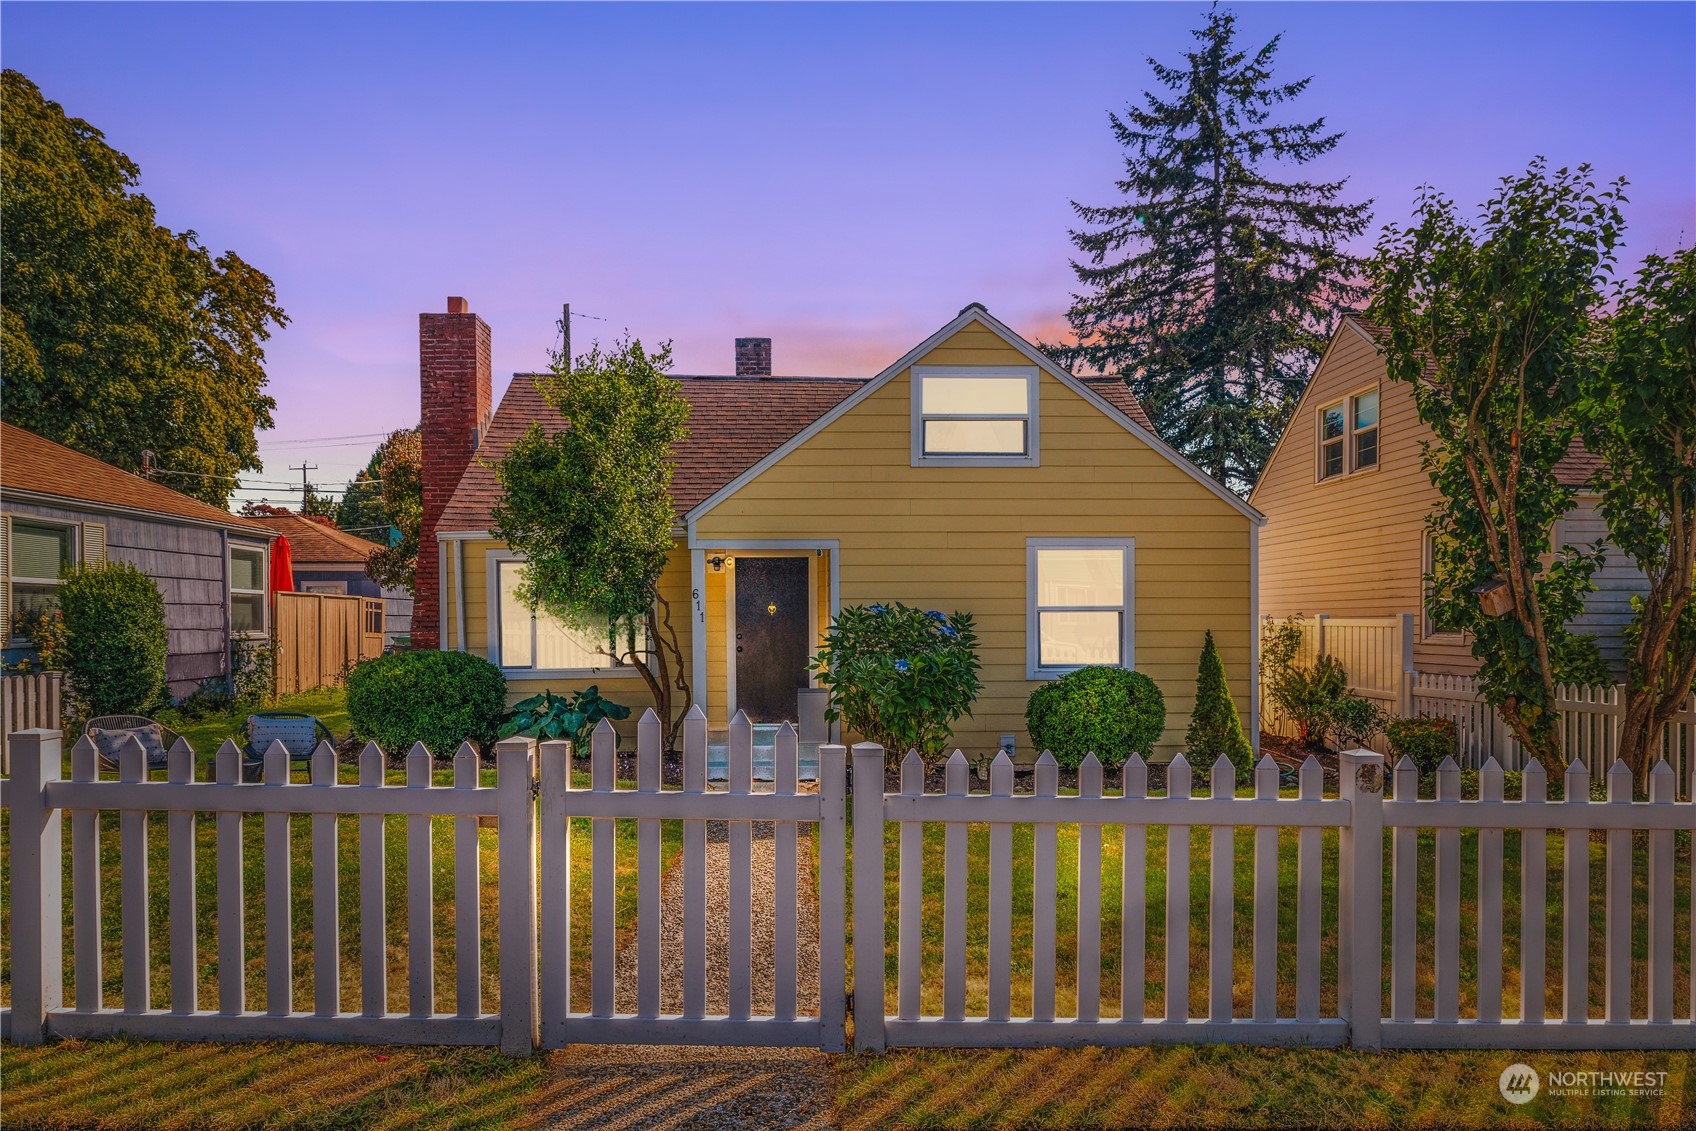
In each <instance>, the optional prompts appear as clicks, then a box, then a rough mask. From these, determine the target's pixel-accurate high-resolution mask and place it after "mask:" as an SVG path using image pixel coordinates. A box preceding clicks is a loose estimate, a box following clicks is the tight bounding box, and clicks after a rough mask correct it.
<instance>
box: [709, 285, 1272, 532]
mask: <svg viewBox="0 0 1696 1131" xmlns="http://www.w3.org/2000/svg"><path fill="white" fill-rule="evenodd" d="M973 322H977V323H979V324H981V325H982V326H983V327H984V328H985V329H986V330H988V331H990V332H991V333H993V334H995V335H996V336H997V337H999V338H1000V339H1001V340H1002V341H1004V342H1006V343H1007V344H1008V345H1010V346H1012V347H1013V348H1014V349H1016V350H1018V351H1019V352H1020V353H1022V354H1024V355H1025V357H1026V359H1028V360H1029V361H1030V362H1031V363H1032V364H1033V365H1035V366H1036V367H1037V368H1038V369H1039V370H1041V371H1042V372H1044V373H1046V374H1048V375H1049V376H1050V377H1053V378H1054V379H1055V380H1056V381H1059V382H1060V383H1061V384H1062V385H1065V386H1066V387H1067V388H1068V389H1070V390H1072V391H1073V392H1074V393H1076V394H1078V396H1080V397H1082V398H1083V399H1084V400H1086V401H1088V402H1089V403H1090V404H1092V405H1094V406H1095V407H1096V408H1097V409H1098V410H1100V411H1101V412H1102V413H1103V414H1105V415H1106V416H1107V417H1108V418H1109V419H1111V420H1113V421H1114V422H1115V423H1117V424H1118V425H1119V426H1120V427H1122V428H1124V429H1125V431H1127V432H1129V433H1130V434H1131V435H1133V436H1135V437H1137V439H1139V440H1141V441H1142V442H1143V443H1145V444H1147V445H1148V446H1149V447H1151V448H1153V449H1154V450H1155V451H1156V452H1158V453H1160V454H1161V455H1162V456H1165V457H1166V459H1168V460H1169V461H1171V463H1172V464H1173V465H1174V466H1175V467H1177V468H1178V469H1179V470H1181V471H1183V472H1184V473H1185V474H1186V475H1188V476H1190V478H1192V479H1194V480H1195V481H1196V482H1197V483H1199V484H1201V485H1202V486H1203V487H1205V488H1207V490H1209V491H1210V492H1212V493H1213V494H1214V495H1216V496H1218V497H1219V498H1220V499H1221V500H1223V501H1224V502H1226V503H1228V504H1230V506H1231V508H1232V509H1233V510H1236V511H1238V512H1239V513H1241V514H1242V515H1243V516H1244V517H1246V518H1248V519H1251V520H1252V521H1254V522H1256V523H1258V524H1261V525H1264V524H1265V522H1266V518H1265V516H1263V515H1262V514H1261V513H1260V512H1259V511H1257V510H1255V509H1254V508H1253V507H1251V506H1249V505H1248V504H1247V503H1245V502H1243V500H1242V499H1240V498H1238V497H1237V496H1236V495H1234V494H1233V493H1231V492H1230V491H1229V490H1227V489H1226V488H1225V487H1223V486H1222V485H1221V484H1220V483H1219V482H1218V481H1217V480H1216V479H1214V478H1213V477H1212V476H1210V475H1208V474H1207V473H1206V472H1204V471H1202V470H1201V469H1200V468H1199V467H1197V466H1196V465H1195V464H1193V463H1191V462H1190V461H1189V460H1188V459H1187V458H1185V457H1184V456H1183V455H1182V454H1180V453H1179V452H1178V450H1177V449H1176V448H1173V447H1172V446H1171V445H1169V444H1167V443H1166V442H1165V441H1164V440H1162V439H1160V437H1158V436H1156V435H1155V434H1154V430H1153V428H1152V427H1150V425H1149V422H1148V416H1147V414H1146V413H1144V412H1143V410H1142V406H1141V405H1139V404H1137V403H1136V398H1135V397H1134V396H1132V395H1131V391H1130V389H1129V388H1128V387H1127V386H1126V385H1125V383H1124V382H1123V381H1121V380H1119V379H1118V378H1113V377H1106V378H1103V377H1090V378H1080V377H1075V376H1073V375H1072V374H1070V373H1068V372H1066V371H1065V370H1063V369H1061V368H1060V367H1059V366H1058V365H1056V364H1054V362H1053V361H1052V360H1051V359H1050V358H1049V357H1048V355H1047V354H1045V353H1043V352H1042V351H1041V350H1039V349H1037V348H1036V347H1035V346H1033V345H1031V344H1030V343H1029V342H1027V341H1025V339H1024V338H1022V337H1020V336H1019V335H1018V334H1016V333H1014V332H1013V331H1012V330H1011V329H1009V328H1008V327H1007V326H1006V325H1005V324H1004V323H1003V322H1001V321H1000V320H999V319H997V318H996V317H995V316H994V315H992V314H990V313H989V311H988V310H987V309H985V308H984V306H983V305H982V304H981V303H976V302H974V303H972V304H971V305H969V306H967V307H966V308H965V309H964V310H962V311H960V313H959V314H957V315H955V316H954V318H953V319H952V320H951V321H949V322H948V323H947V324H946V325H944V326H943V327H942V328H941V329H939V330H937V331H936V332H935V333H934V334H932V335H931V336H930V337H928V338H926V339H925V340H924V341H922V342H920V343H919V344H918V345H916V346H914V347H913V348H912V349H910V350H908V351H907V352H906V353H905V354H903V355H902V356H901V357H900V358H899V359H898V360H896V361H895V362H894V364H892V365H890V366H888V367H887V368H886V369H884V370H883V372H881V373H879V374H878V375H877V376H876V377H873V378H872V379H871V380H870V381H867V382H865V383H864V384H863V385H862V386H861V387H860V388H859V389H858V390H857V391H855V392H854V393H853V394H852V395H851V396H849V397H846V398H845V399H843V400H842V401H841V402H840V403H839V404H837V405H835V406H833V407H832V408H831V409H830V410H829V411H828V412H826V413H825V414H824V415H822V416H820V417H819V418H818V419H817V420H814V421H813V422H812V423H810V424H808V425H807V426H806V427H805V428H802V429H801V430H800V431H798V432H796V433H795V434H794V435H793V436H791V437H789V439H788V440H786V441H784V443H783V444H782V445H780V446H778V447H776V448H774V449H773V450H772V451H771V452H769V453H768V454H766V455H765V456H763V457H762V458H761V459H760V460H759V461H758V462H757V463H755V464H754V465H753V466H751V467H749V468H748V469H747V470H746V471H744V472H742V474H740V475H738V476H736V477H735V478H734V479H732V480H730V481H729V482H727V483H725V484H724V485H723V486H722V487H720V488H719V489H718V490H716V491H714V492H713V493H712V494H711V495H710V496H708V497H707V498H705V499H704V500H702V501H701V502H700V504H699V505H697V506H695V507H692V508H690V510H689V513H688V515H687V517H688V519H689V521H690V522H691V523H693V522H694V520H696V519H698V518H700V517H701V516H702V515H704V514H706V513H707V512H708V511H710V510H712V509H713V508H714V507H716V506H717V505H718V504H719V503H721V502H723V501H724V500H725V499H727V498H729V497H730V496H731V495H734V494H735V493H736V492H737V491H738V490H740V489H741V488H742V486H743V485H744V484H746V483H748V482H749V481H750V480H752V479H754V478H756V477H757V476H759V475H760V474H761V473H762V472H764V471H765V470H766V469H767V468H769V467H771V466H772V465H773V464H775V463H776V462H777V461H778V460H780V459H782V458H783V457H784V456H786V455H788V454H789V453H790V452H792V451H794V450H795V449H796V448H798V447H800V446H801V445H802V444H804V443H805V442H806V441H807V440H809V439H811V438H812V437H813V436H816V435H817V434H818V433H820V432H822V431H823V430H824V429H826V428H828V427H829V426H830V425H831V423H832V422H834V421H835V420H836V419H837V418H838V417H840V416H842V415H843V414H844V413H846V412H848V411H849V410H850V409H852V408H853V407H854V406H855V405H857V404H859V403H860V402H861V401H863V400H865V399H866V398H867V397H869V396H871V395H872V394H873V393H875V392H876V391H877V390H878V389H881V388H882V387H883V386H885V385H887V384H888V383H889V382H890V381H892V380H894V379H895V377H896V376H897V375H899V374H901V373H905V372H906V371H907V370H908V369H910V368H912V366H913V364H914V363H915V362H917V361H918V360H919V359H920V358H922V357H924V356H925V355H926V354H928V353H930V352H931V351H932V350H933V349H935V348H936V347H937V346H939V345H941V344H942V343H943V342H945V341H947V340H948V339H949V338H951V337H953V336H954V335H955V334H957V333H959V332H960V330H962V329H964V328H965V327H966V326H968V325H970V324H971V323H973ZM1133 408H1134V409H1135V414H1134V415H1133V414H1132V409H1133ZM691 529H693V528H691Z"/></svg>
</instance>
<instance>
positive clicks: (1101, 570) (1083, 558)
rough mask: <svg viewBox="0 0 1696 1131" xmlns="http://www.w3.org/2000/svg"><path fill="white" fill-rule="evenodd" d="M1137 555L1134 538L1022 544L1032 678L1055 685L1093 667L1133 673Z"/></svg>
mask: <svg viewBox="0 0 1696 1131" xmlns="http://www.w3.org/2000/svg"><path fill="white" fill-rule="evenodd" d="M1135 549H1136V542H1135V540H1134V539H1130V538H1032V539H1029V540H1028V541H1027V542H1026V543H1025V578H1026V590H1027V592H1026V619H1025V638H1026V666H1027V668H1028V669H1029V670H1028V672H1027V675H1028V677H1029V678H1031V679H1052V678H1054V677H1056V676H1059V675H1064V674H1065V673H1066V672H1069V671H1072V670H1074V669H1076V668H1081V667H1084V666H1086V665H1089V664H1106V665H1110V666H1114V667H1124V668H1130V667H1135V666H1136V657H1135V651H1134V648H1133V642H1134V640H1135V632H1134V627H1135V626H1134V610H1133V604H1134V602H1133V594H1134V592H1135V585H1134V576H1135V560H1134V559H1135Z"/></svg>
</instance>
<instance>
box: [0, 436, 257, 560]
mask: <svg viewBox="0 0 1696 1131" xmlns="http://www.w3.org/2000/svg"><path fill="white" fill-rule="evenodd" d="M0 491H3V492H6V493H13V494H15V493H17V492H20V491H25V492H29V493H30V494H32V495H44V496H50V497H52V498H55V499H64V500H67V501H70V502H77V503H91V504H94V505H95V506H97V507H101V508H116V509H119V510H127V511H142V512H145V513H148V514H154V515H161V516H166V517H170V518H176V519H182V520H185V521H188V522H192V523H196V524H200V525H212V526H224V527H229V528H231V529H236V530H241V531H244V532H247V533H252V534H257V535H260V536H262V537H267V538H268V537H270V531H269V530H267V529H266V528H265V527H263V526H261V525H259V524H258V523H256V522H254V521H252V520H251V519H247V518H243V517H242V516H240V515H234V514H231V513H230V512H229V511H226V510H219V509H218V508H217V507H215V506H212V505H211V504H210V503H203V502H201V501H200V500H199V499H191V498H189V497H188V496H187V495H185V494H183V493H182V492H180V491H173V490H171V489H170V488H169V487H166V486H164V485H163V484H160V483H155V482H153V481H152V480H150V479H143V478H142V477H141V476H139V475H133V474H131V473H130V472H128V471H124V470H122V469H121V468H116V467H113V466H112V465H111V464H109V463H105V462H103V461H101V460H97V459H95V458H94V457H93V456H90V455H84V454H83V453H82V452H79V451H76V450H75V449H73V448H67V447H65V445H63V444H56V443H54V442H53V441H52V440H49V439H47V438H46V437H44V436H37V435H36V434H35V433H34V432H30V431H28V430H27V429H23V428H19V427H18V426H17V425H15V424H7V423H5V422H3V421H0Z"/></svg>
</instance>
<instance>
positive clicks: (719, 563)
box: [707, 554, 736, 573]
mask: <svg viewBox="0 0 1696 1131" xmlns="http://www.w3.org/2000/svg"><path fill="white" fill-rule="evenodd" d="M735 560H736V559H735V558H727V557H725V556H724V555H723V554H720V555H718V556H716V557H711V558H708V559H707V564H708V565H710V566H712V567H713V572H714V573H723V572H724V567H725V565H726V564H727V563H729V562H734V561H735Z"/></svg>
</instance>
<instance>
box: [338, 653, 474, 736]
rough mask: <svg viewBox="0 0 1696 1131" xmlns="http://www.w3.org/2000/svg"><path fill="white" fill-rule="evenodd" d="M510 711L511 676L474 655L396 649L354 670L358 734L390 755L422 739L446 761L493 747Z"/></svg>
mask: <svg viewBox="0 0 1696 1131" xmlns="http://www.w3.org/2000/svg"><path fill="white" fill-rule="evenodd" d="M505 709H506V676H504V675H502V674H501V670H500V669H499V668H497V667H495V665H493V664H491V663H490V662H489V661H487V660H485V659H483V658H482V657H481V656H473V655H472V654H471V653H469V652H395V653H393V654H392V655H388V656H379V657H377V658H376V659H374V660H367V661H366V662H365V663H363V664H360V665H359V666H358V667H356V668H354V669H353V670H352V671H351V672H349V673H348V677H347V714H348V719H349V720H350V721H351V722H352V723H353V733H354V734H355V735H356V736H358V737H359V738H360V739H362V740H365V741H369V742H375V743H376V744H377V745H378V746H381V747H382V748H383V751H384V753H386V754H390V755H400V754H405V753H406V752H407V751H408V750H410V749H411V748H412V744H413V743H414V742H422V743H423V744H424V745H425V746H426V747H428V748H429V750H430V753H431V754H434V755H437V756H438V757H447V756H448V755H451V754H452V753H453V752H454V750H455V749H456V748H458V746H459V744H460V743H461V742H465V741H470V742H473V743H475V744H476V745H478V746H487V745H488V744H489V743H491V742H493V741H494V739H495V728H496V727H497V726H499V725H500V718H501V714H502V712H503V711H504V710H505Z"/></svg>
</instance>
